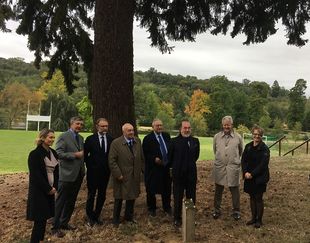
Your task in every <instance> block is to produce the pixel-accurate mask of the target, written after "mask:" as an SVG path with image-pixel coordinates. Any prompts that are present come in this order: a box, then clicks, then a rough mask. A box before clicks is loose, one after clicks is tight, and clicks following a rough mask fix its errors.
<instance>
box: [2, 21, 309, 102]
mask: <svg viewBox="0 0 310 243" xmlns="http://www.w3.org/2000/svg"><path fill="white" fill-rule="evenodd" d="M9 26H10V27H13V26H14V25H13V24H12V23H9ZM308 31H310V27H309V26H308ZM147 37H148V33H147V32H146V31H145V30H143V29H140V28H138V27H135V29H134V69H135V70H142V71H146V70H148V69H149V68H150V67H154V68H155V69H156V70H157V71H159V72H163V73H171V74H175V75H177V74H181V75H184V76H185V75H190V76H196V77H197V78H200V79H207V78H210V77H212V76H215V75H225V76H226V77H227V78H228V79H229V80H234V81H238V82H242V80H243V79H245V78H246V79H249V80H251V81H265V82H267V83H269V84H272V83H273V81H274V80H278V82H279V84H280V86H284V87H285V88H286V89H290V88H292V87H293V86H294V84H295V82H296V80H297V79H299V78H303V79H305V80H307V81H308V82H307V86H308V88H307V91H306V93H307V96H310V43H309V44H306V46H304V47H302V48H298V47H295V46H288V45H287V44H286V42H287V39H286V38H285V32H284V31H283V30H281V28H280V29H279V31H278V32H277V34H275V35H273V36H271V37H269V39H268V40H267V41H266V42H265V43H261V44H255V45H250V46H245V45H242V42H243V41H244V40H245V37H244V36H237V37H236V38H234V39H232V38H231V37H230V36H229V35H228V36H222V35H218V36H212V35H211V34H208V33H207V34H202V35H199V36H197V39H196V42H184V43H183V42H172V43H170V44H171V45H173V46H175V49H174V51H173V52H172V53H171V54H161V53H160V51H159V50H158V49H156V48H152V47H150V40H149V39H148V38H147ZM304 37H305V38H307V39H310V33H309V32H308V33H306V35H305V36H304ZM0 43H1V45H0V57H4V58H9V57H22V58H24V59H25V61H26V62H30V61H33V60H34V55H33V53H30V52H29V51H28V49H27V39H26V38H25V37H23V36H19V35H17V34H15V33H14V32H12V33H2V32H0Z"/></svg>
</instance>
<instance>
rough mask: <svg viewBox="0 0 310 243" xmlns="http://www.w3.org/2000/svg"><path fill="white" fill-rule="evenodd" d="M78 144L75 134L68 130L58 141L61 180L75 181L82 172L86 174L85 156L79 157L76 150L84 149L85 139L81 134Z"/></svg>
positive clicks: (57, 149)
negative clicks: (76, 156)
mask: <svg viewBox="0 0 310 243" xmlns="http://www.w3.org/2000/svg"><path fill="white" fill-rule="evenodd" d="M78 136H79V144H77V142H76V139H75V137H74V134H73V133H72V132H71V131H70V130H68V131H66V132H64V133H62V134H61V135H60V136H59V138H58V140H57V142H56V152H57V154H58V157H59V161H60V162H59V181H67V182H73V181H75V180H76V179H77V177H78V175H79V174H80V173H81V175H82V176H84V174H85V167H84V158H81V159H77V158H75V156H74V153H75V152H78V151H81V150H84V147H83V146H84V139H83V137H82V136H81V135H79V134H78Z"/></svg>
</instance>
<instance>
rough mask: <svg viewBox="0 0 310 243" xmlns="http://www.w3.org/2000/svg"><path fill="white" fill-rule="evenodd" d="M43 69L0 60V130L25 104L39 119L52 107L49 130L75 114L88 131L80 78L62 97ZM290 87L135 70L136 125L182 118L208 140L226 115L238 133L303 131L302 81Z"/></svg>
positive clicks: (56, 80)
mask: <svg viewBox="0 0 310 243" xmlns="http://www.w3.org/2000/svg"><path fill="white" fill-rule="evenodd" d="M45 70H47V69H46V67H44V65H43V66H42V69H41V70H37V69H35V68H34V67H33V65H32V64H27V63H25V62H23V60H22V59H18V58H10V59H4V58H0V87H1V93H0V102H1V103H0V127H1V128H10V127H11V126H12V125H13V124H14V123H16V122H18V121H25V115H26V112H27V107H28V100H30V101H31V102H30V104H31V105H30V112H31V114H37V113H38V109H39V104H40V103H41V111H40V113H41V115H49V111H50V107H51V104H52V127H53V128H54V129H56V130H65V129H67V121H68V120H69V118H70V116H72V115H77V114H79V115H81V116H83V117H84V118H85V119H86V129H87V130H91V128H92V118H91V112H92V107H91V104H90V102H89V100H88V92H87V78H86V75H85V73H83V72H80V73H79V77H80V79H79V80H78V81H76V82H75V83H74V85H75V86H76V89H75V90H74V92H73V94H71V95H68V94H67V92H66V89H65V86H64V80H63V76H62V74H61V73H60V72H59V71H58V72H56V73H55V74H54V75H53V76H52V77H50V78H48V76H47V72H46V71H45ZM293 82H295V85H294V87H293V88H291V89H290V90H287V89H285V88H284V87H282V86H280V84H279V83H278V81H276V80H275V81H274V82H273V84H272V85H269V84H267V83H266V82H261V81H250V80H247V79H245V80H243V82H242V83H239V82H236V81H230V80H228V79H227V78H226V77H225V76H214V77H211V78H209V79H205V80H201V79H197V78H196V77H194V76H181V75H172V74H165V73H161V72H158V71H157V70H156V69H154V68H150V69H149V70H148V71H146V72H142V71H136V72H135V73H134V97H135V112H136V118H137V123H138V125H140V126H150V124H151V122H152V120H153V118H154V117H159V118H160V119H162V120H163V122H164V124H165V126H166V128H168V129H169V130H173V129H177V128H178V125H179V123H180V121H181V120H182V119H184V118H188V119H189V120H190V121H191V123H192V126H193V130H194V132H195V134H196V135H212V134H214V133H215V132H216V131H218V130H219V129H220V121H221V118H222V117H223V116H224V115H232V116H233V118H234V125H235V127H238V129H240V130H242V131H248V128H250V127H251V126H252V125H253V124H254V123H256V124H260V125H261V126H262V127H264V128H267V129H269V131H270V132H271V133H273V134H274V135H276V136H280V135H281V134H282V133H283V130H284V129H291V130H295V131H302V130H303V131H309V130H310V105H309V104H310V102H309V99H307V98H306V96H305V90H306V88H307V82H306V81H305V80H303V79H299V80H297V81H294V80H292V83H293ZM21 90H23V91H22V92H21ZM25 90H28V91H29V92H28V91H25ZM111 98H113V97H111ZM33 126H34V127H35V124H34V125H33ZM242 131H241V132H242Z"/></svg>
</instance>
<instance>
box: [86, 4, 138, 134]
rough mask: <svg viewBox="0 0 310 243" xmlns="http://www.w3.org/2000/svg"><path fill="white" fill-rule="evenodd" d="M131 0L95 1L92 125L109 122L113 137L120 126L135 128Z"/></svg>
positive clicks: (132, 11)
mask: <svg viewBox="0 0 310 243" xmlns="http://www.w3.org/2000/svg"><path fill="white" fill-rule="evenodd" d="M134 11H135V1H134V0H126V1H123V0H97V1H96V7H95V28H94V29H95V38H94V39H95V40H94V57H93V66H92V74H91V84H90V88H91V90H90V92H91V93H90V94H91V95H90V97H91V101H92V104H93V118H94V121H95V120H96V119H97V118H99V117H105V118H107V119H108V120H109V131H110V133H111V134H112V136H114V137H116V136H119V135H121V134H122V132H121V126H122V125H123V124H124V123H126V122H129V123H131V124H132V125H133V126H134V127H135V125H136V121H135V114H134V98H133V36H132V32H133V17H134Z"/></svg>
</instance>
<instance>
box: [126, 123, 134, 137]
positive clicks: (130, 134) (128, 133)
mask: <svg viewBox="0 0 310 243" xmlns="http://www.w3.org/2000/svg"><path fill="white" fill-rule="evenodd" d="M123 134H124V136H125V137H126V138H127V139H132V138H134V135H135V131H134V129H133V126H132V125H127V126H125V127H124V131H123Z"/></svg>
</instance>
